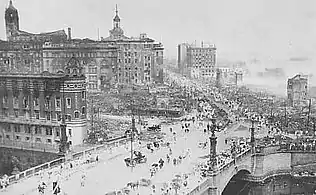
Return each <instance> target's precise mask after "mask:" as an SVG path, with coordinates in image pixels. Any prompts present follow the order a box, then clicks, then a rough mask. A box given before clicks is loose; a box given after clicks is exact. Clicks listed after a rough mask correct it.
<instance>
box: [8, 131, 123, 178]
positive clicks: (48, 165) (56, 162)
mask: <svg viewBox="0 0 316 195" xmlns="http://www.w3.org/2000/svg"><path fill="white" fill-rule="evenodd" d="M128 139H129V138H126V137H119V138H115V139H112V140H109V141H108V142H107V143H105V144H103V145H100V146H96V147H93V148H89V149H87V150H84V151H81V152H77V153H73V154H71V158H72V159H80V158H82V157H84V156H85V155H87V154H90V153H91V154H93V153H96V152H98V151H100V150H104V149H106V148H107V147H108V146H111V145H115V144H119V145H120V144H124V143H126V142H127V141H128ZM66 161H67V159H66V157H61V158H58V159H55V160H52V161H50V162H46V163H44V164H41V165H38V166H35V167H32V168H30V169H27V170H24V171H22V172H20V173H18V174H15V175H11V176H9V178H8V179H9V183H10V184H13V183H17V182H19V181H21V180H23V179H26V178H29V177H32V176H34V175H36V174H38V173H39V172H40V171H41V170H47V169H51V168H54V167H57V166H60V165H61V164H62V163H64V162H66Z"/></svg>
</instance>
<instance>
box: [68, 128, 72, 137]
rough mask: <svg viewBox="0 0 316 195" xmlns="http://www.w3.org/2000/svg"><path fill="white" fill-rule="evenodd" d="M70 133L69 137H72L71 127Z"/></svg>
mask: <svg viewBox="0 0 316 195" xmlns="http://www.w3.org/2000/svg"><path fill="white" fill-rule="evenodd" d="M68 135H69V137H72V131H71V129H68Z"/></svg>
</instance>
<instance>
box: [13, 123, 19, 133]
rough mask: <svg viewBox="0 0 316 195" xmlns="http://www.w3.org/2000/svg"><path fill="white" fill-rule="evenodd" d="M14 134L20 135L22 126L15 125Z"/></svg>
mask: <svg viewBox="0 0 316 195" xmlns="http://www.w3.org/2000/svg"><path fill="white" fill-rule="evenodd" d="M14 132H15V133H20V125H14Z"/></svg>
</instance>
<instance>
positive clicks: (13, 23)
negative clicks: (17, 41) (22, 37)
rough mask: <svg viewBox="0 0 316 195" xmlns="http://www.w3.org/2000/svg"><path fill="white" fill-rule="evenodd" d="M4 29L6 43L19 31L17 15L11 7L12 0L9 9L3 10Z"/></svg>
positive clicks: (16, 11) (15, 10)
mask: <svg viewBox="0 0 316 195" xmlns="http://www.w3.org/2000/svg"><path fill="white" fill-rule="evenodd" d="M5 28H6V35H7V40H8V41H10V40H11V37H12V36H13V35H15V34H17V32H18V31H19V13H18V10H17V9H16V8H15V7H14V6H13V3H12V0H10V3H9V7H8V8H6V10H5Z"/></svg>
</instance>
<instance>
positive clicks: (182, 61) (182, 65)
mask: <svg viewBox="0 0 316 195" xmlns="http://www.w3.org/2000/svg"><path fill="white" fill-rule="evenodd" d="M188 48H190V45H189V44H187V43H182V44H179V45H178V70H179V72H180V74H181V75H183V76H190V72H191V69H190V67H189V60H188ZM193 74H194V75H195V74H196V73H195V72H194V73H193ZM193 77H194V76H193Z"/></svg>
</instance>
